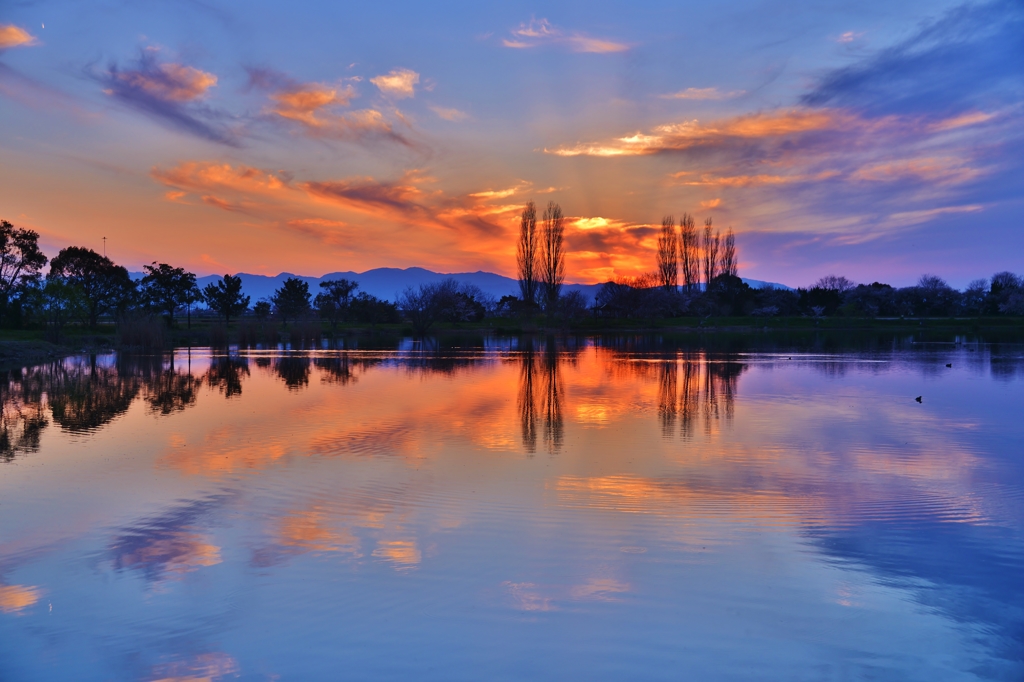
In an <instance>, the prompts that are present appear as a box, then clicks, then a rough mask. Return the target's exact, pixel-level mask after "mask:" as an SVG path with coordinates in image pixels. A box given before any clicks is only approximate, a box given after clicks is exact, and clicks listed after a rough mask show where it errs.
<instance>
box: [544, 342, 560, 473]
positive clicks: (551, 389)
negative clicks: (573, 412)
mask: <svg viewBox="0 0 1024 682" xmlns="http://www.w3.org/2000/svg"><path fill="white" fill-rule="evenodd" d="M561 379H562V378H561V375H560V374H559V371H558V350H557V348H556V347H555V342H554V339H551V340H549V341H548V344H547V352H545V353H544V442H545V443H547V446H548V452H550V453H555V452H558V451H559V450H561V449H562V441H563V439H564V427H563V422H562V385H561V384H562V381H561Z"/></svg>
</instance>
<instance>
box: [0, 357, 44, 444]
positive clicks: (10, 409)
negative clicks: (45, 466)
mask: <svg viewBox="0 0 1024 682" xmlns="http://www.w3.org/2000/svg"><path fill="white" fill-rule="evenodd" d="M43 374H44V368H43V367H33V368H31V369H29V370H16V371H13V372H8V373H7V376H6V377H5V378H4V380H3V381H0V400H2V401H3V405H2V408H0V459H3V460H4V461H7V462H10V461H11V460H13V459H14V458H15V457H16V456H17V455H19V454H25V453H29V452H35V451H37V450H38V449H39V437H40V435H41V434H42V432H43V429H45V428H46V427H47V425H48V424H49V423H50V422H49V420H48V419H47V418H46V413H45V411H44V400H43V394H44V390H45V389H44V380H43Z"/></svg>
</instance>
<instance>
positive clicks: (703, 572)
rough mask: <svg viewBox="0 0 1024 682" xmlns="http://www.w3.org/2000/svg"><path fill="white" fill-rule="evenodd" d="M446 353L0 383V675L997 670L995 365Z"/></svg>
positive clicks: (973, 349) (567, 352)
mask: <svg viewBox="0 0 1024 682" xmlns="http://www.w3.org/2000/svg"><path fill="white" fill-rule="evenodd" d="M470 346H471V347H468V348H464V349H461V350H460V349H436V348H430V347H428V348H422V347H420V346H413V345H412V344H411V343H409V342H405V343H403V344H402V345H401V346H400V347H399V349H398V350H385V351H376V350H358V349H357V350H350V351H341V352H338V351H317V352H260V351H252V352H244V351H243V352H231V353H228V354H224V353H211V352H210V351H208V350H196V349H192V350H191V351H188V350H179V351H177V352H175V353H174V354H173V356H171V355H167V356H164V357H155V358H154V357H149V358H131V357H118V356H114V355H111V356H99V357H79V358H71V359H68V360H66V361H63V362H61V363H58V364H51V365H46V366H42V367H36V368H31V369H28V370H25V371H24V372H21V373H16V374H14V375H11V376H9V377H7V378H6V379H5V380H3V381H2V382H0V389H2V397H3V422H2V425H0V426H2V433H0V680H4V681H5V682H8V681H15V680H69V679H75V680H234V679H243V680H277V679H281V680H348V679H353V680H364V679H401V680H409V679H416V680H433V679H436V680H502V679H509V680H522V679H531V680H532V679H553V680H605V679H607V680H626V679H629V680H639V679H672V680H678V679H694V680H698V679H699V680H747V679H773V680H775V679H777V680H856V679H881V680H929V681H933V680H970V679H995V680H1020V679H1022V678H1024V577H1022V576H1024V457H1022V454H1024V453H1022V449H1024V448H1022V444H1024V419H1022V407H1024V350H1022V348H1021V347H1020V346H1012V345H1003V346H986V345H984V344H962V345H954V344H937V345H931V346H928V345H917V346H914V345H911V344H901V346H900V348H899V349H898V350H885V351H879V350H873V351H871V352H866V351H865V352H844V353H834V354H829V353H823V352H816V353H811V352H789V351H785V350H783V351H778V350H776V351H774V352H770V353H735V352H734V353H729V354H724V353H717V352H712V351H701V350H693V349H687V350H681V349H677V348H673V347H671V346H670V345H658V344H656V343H645V342H640V341H637V340H630V339H625V340H619V341H617V342H610V341H601V340H597V341H575V342H571V343H554V342H545V341H544V340H534V341H527V340H507V341H502V340H495V341H487V342H486V343H482V344H475V345H474V344H470ZM946 363H950V364H952V367H946ZM916 396H922V402H921V403H918V402H916V401H915V400H914V398H915V397H916Z"/></svg>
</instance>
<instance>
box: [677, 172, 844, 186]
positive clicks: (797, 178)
mask: <svg viewBox="0 0 1024 682" xmlns="http://www.w3.org/2000/svg"><path fill="white" fill-rule="evenodd" d="M688 175H690V173H688V172H682V173H675V174H673V175H672V177H674V178H680V177H686V176H688ZM837 175H839V171H822V172H820V173H815V174H813V175H767V174H764V173H762V174H759V175H732V176H717V177H716V176H713V175H710V174H704V175H701V177H700V179H699V180H686V181H684V182H681V183H679V184H681V185H692V186H694V187H751V186H755V185H788V184H791V183H795V182H815V181H818V180H828V179H829V178H834V177H836V176H837Z"/></svg>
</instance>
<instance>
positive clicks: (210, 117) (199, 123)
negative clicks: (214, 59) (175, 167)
mask: <svg viewBox="0 0 1024 682" xmlns="http://www.w3.org/2000/svg"><path fill="white" fill-rule="evenodd" d="M91 75H92V77H93V78H95V79H96V80H97V81H99V82H100V83H101V84H102V85H103V86H104V88H103V92H104V93H106V94H107V95H109V96H111V97H113V98H114V99H116V100H117V101H119V102H121V103H122V104H125V105H127V106H129V107H131V108H133V109H136V110H138V111H141V112H143V113H145V114H148V115H149V116H151V117H153V118H155V119H156V120H158V121H160V122H161V123H164V124H167V125H169V126H171V127H173V128H175V129H177V130H181V131H183V132H187V133H191V134H193V135H196V136H198V137H201V138H204V139H207V140H211V141H214V142H220V143H223V144H228V145H232V146H237V145H238V140H237V135H236V134H235V132H234V131H232V130H230V129H229V128H228V127H227V126H226V125H225V124H224V122H225V120H226V119H228V118H229V117H228V116H227V115H226V114H225V113H223V112H221V111H218V110H215V109H213V108H211V107H209V106H206V105H204V104H202V100H203V99H204V98H205V96H206V94H207V92H208V91H209V89H210V88H212V87H213V86H215V85H216V84H217V77H216V76H215V75H213V74H212V73H207V72H205V71H202V70H200V69H197V68H195V67H192V66H187V65H183V64H177V63H161V62H159V61H157V59H156V56H155V51H154V50H145V51H143V52H142V54H141V55H140V57H139V59H138V60H137V61H136V62H135V63H134V64H133V65H132V66H131V67H129V68H121V67H119V66H117V65H116V64H111V65H110V67H108V69H107V70H106V71H105V72H103V73H100V74H91Z"/></svg>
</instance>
